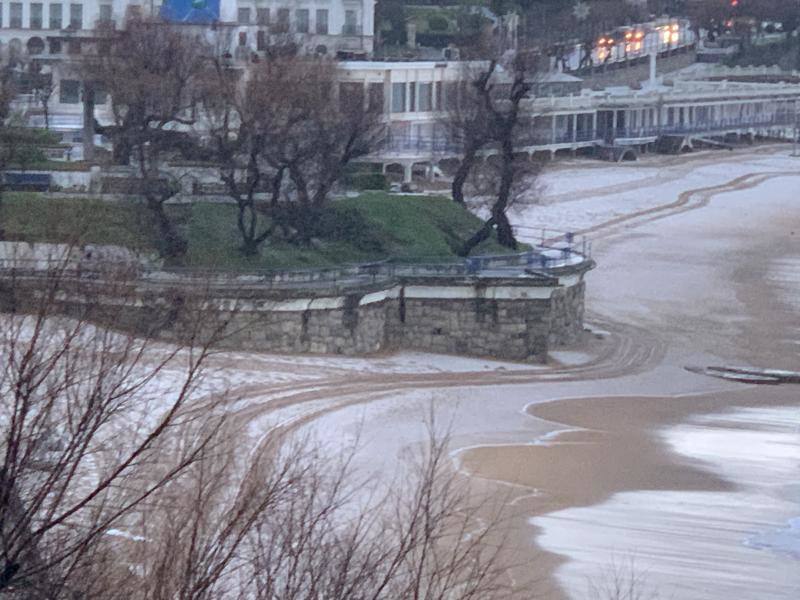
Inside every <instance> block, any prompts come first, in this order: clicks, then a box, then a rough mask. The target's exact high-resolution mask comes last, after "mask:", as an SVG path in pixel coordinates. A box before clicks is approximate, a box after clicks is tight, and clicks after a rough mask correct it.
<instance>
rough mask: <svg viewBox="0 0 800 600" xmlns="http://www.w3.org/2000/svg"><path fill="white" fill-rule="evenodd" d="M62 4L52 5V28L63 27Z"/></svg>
mask: <svg viewBox="0 0 800 600" xmlns="http://www.w3.org/2000/svg"><path fill="white" fill-rule="evenodd" d="M61 19H62V17H61V4H51V5H50V29H61Z"/></svg>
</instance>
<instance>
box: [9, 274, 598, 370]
mask: <svg viewBox="0 0 800 600" xmlns="http://www.w3.org/2000/svg"><path fill="white" fill-rule="evenodd" d="M589 268H591V261H588V262H587V263H585V264H583V265H580V266H578V267H574V268H573V267H571V268H569V269H567V271H568V272H566V273H562V274H560V275H558V276H554V277H541V276H537V277H528V276H522V277H508V278H503V277H490V278H489V277H443V278H431V277H423V278H402V279H400V280H397V281H394V282H391V283H388V284H387V283H383V284H374V285H372V286H371V287H363V288H361V289H358V290H351V291H348V292H347V293H346V294H343V293H339V295H326V292H325V287H324V286H320V287H319V288H317V289H313V290H304V291H301V290H269V291H263V290H252V289H251V290H247V291H242V290H241V289H239V290H237V289H235V288H233V287H231V288H223V289H214V290H209V289H207V288H206V289H203V288H202V286H194V287H192V286H186V285H182V286H179V287H175V286H172V287H169V286H163V287H160V288H153V287H152V285H151V286H142V285H141V284H137V283H132V284H129V285H128V286H127V287H126V291H124V292H123V291H121V289H119V288H118V289H109V288H108V286H107V285H106V284H105V283H103V284H101V283H100V282H91V281H89V282H86V281H80V282H78V283H76V284H75V285H74V286H72V287H70V286H68V285H67V286H65V285H62V286H61V290H60V292H59V295H58V298H59V302H60V306H61V307H62V309H63V311H64V312H66V313H69V314H79V313H80V312H81V311H85V310H86V308H87V306H89V305H90V304H91V305H93V306H94V307H95V308H94V309H93V314H92V316H91V317H90V318H93V319H95V320H98V321H102V322H107V323H108V324H110V325H112V326H114V327H117V328H120V329H126V330H133V331H136V332H138V333H142V334H147V335H156V336H158V337H160V338H164V339H167V340H174V341H185V340H186V339H187V338H189V337H191V336H193V335H195V334H196V333H197V332H196V331H195V330H194V329H193V327H194V326H196V324H197V322H198V319H197V314H196V312H195V311H196V310H197V309H198V307H200V306H202V307H203V308H202V310H203V311H205V313H206V316H205V317H203V319H201V320H200V321H201V322H203V321H205V322H207V323H208V324H212V323H219V319H222V320H223V321H225V323H226V325H225V337H224V339H223V341H222V344H221V345H222V346H224V347H227V348H232V349H237V350H253V351H266V352H280V353H305V352H311V353H329V354H343V355H363V354H371V353H376V352H381V351H391V350H397V349H402V348H407V349H415V350H421V351H428V352H439V353H453V354H463V355H475V356H491V357H496V358H504V359H512V360H532V361H543V360H545V359H546V356H547V351H548V349H550V348H553V347H558V346H560V345H563V344H566V343H569V342H571V341H574V340H575V339H576V338H577V336H578V335H579V334H580V332H581V331H582V329H583V305H584V290H585V283H584V281H583V276H584V273H585V272H586V271H587V270H588V269H589ZM3 283H4V285H2V286H0V301H2V307H1V308H3V309H4V310H20V308H22V309H24V307H26V306H31V305H33V302H32V301H31V297H32V296H36V294H38V293H40V292H37V287H36V285H35V284H34V282H33V281H29V282H27V283H26V282H24V281H16V282H13V284H10V285H9V283H8V282H7V281H6V282H3ZM89 299H91V302H90V301H89Z"/></svg>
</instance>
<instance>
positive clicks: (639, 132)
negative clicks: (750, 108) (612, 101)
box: [606, 113, 795, 139]
mask: <svg viewBox="0 0 800 600" xmlns="http://www.w3.org/2000/svg"><path fill="white" fill-rule="evenodd" d="M794 123H795V116H794V115H793V114H791V113H778V114H775V115H771V116H769V117H741V118H731V119H717V120H715V121H704V122H702V123H682V124H673V125H660V126H652V127H621V128H618V129H616V131H614V135H613V139H637V138H649V137H658V136H660V135H683V134H690V133H714V132H724V131H729V130H732V129H745V128H765V127H789V126H792V125H794ZM606 137H607V138H608V136H606Z"/></svg>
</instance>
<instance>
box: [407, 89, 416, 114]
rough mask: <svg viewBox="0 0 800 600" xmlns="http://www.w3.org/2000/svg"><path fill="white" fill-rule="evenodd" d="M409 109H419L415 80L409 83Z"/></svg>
mask: <svg viewBox="0 0 800 600" xmlns="http://www.w3.org/2000/svg"><path fill="white" fill-rule="evenodd" d="M408 110H409V111H411V112H414V111H415V110H417V84H416V83H415V82H411V83H409V84H408Z"/></svg>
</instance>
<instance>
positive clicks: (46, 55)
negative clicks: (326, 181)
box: [0, 0, 800, 181]
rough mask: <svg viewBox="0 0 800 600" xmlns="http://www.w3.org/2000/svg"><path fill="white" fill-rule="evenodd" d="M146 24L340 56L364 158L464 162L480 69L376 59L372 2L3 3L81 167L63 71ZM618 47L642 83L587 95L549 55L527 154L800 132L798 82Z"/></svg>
mask: <svg viewBox="0 0 800 600" xmlns="http://www.w3.org/2000/svg"><path fill="white" fill-rule="evenodd" d="M138 15H141V16H153V15H160V16H161V17H162V18H165V19H167V20H170V21H173V22H178V23H183V24H184V25H186V26H187V27H192V28H198V29H199V30H203V29H205V30H213V31H214V33H215V35H220V33H221V34H222V35H224V36H226V39H227V40H228V42H227V43H228V44H229V46H230V55H231V58H232V60H234V61H237V62H238V63H239V64H241V65H247V64H248V63H249V62H250V61H251V60H252V58H253V57H254V56H257V55H258V52H260V51H262V50H263V48H264V47H265V46H266V45H268V44H269V43H271V41H273V40H274V39H276V38H275V37H274V36H284V38H285V36H287V35H288V36H290V38H291V39H293V40H296V41H297V43H298V44H299V45H300V47H301V48H302V49H304V50H305V51H307V52H315V53H317V54H329V55H330V56H334V57H338V58H339V62H338V66H339V70H340V79H341V81H340V85H341V86H347V87H349V88H350V89H349V91H350V92H352V89H353V88H354V87H356V88H358V87H363V90H364V94H365V95H364V97H369V98H371V99H375V98H379V99H380V100H379V101H382V104H383V114H384V116H383V118H384V121H385V124H386V136H385V139H384V140H383V141H382V143H381V144H380V145H379V147H377V148H376V149H375V151H374V153H373V154H372V155H371V156H369V157H368V158H367V159H368V160H370V161H373V162H378V163H380V164H382V165H383V166H384V167H389V166H392V165H394V166H395V167H398V166H399V167H400V168H401V169H402V172H403V173H404V178H405V179H406V180H407V181H408V180H410V179H411V174H412V172H413V170H414V169H415V168H417V169H419V168H425V167H427V168H428V172H432V171H433V169H431V168H430V167H433V166H436V165H437V164H439V163H440V162H441V161H443V160H447V159H452V158H455V157H457V156H458V155H459V151H460V148H459V147H458V145H457V144H455V143H453V141H452V139H451V137H450V136H449V135H448V128H447V127H446V126H445V125H444V124H443V123H444V120H445V119H446V118H447V113H448V97H449V95H451V94H453V93H455V87H456V85H457V84H458V82H459V81H460V80H463V79H464V78H465V77H470V74H471V73H472V72H474V70H475V65H470V64H469V63H466V62H463V61H458V60H445V59H444V55H443V58H442V59H441V60H436V61H395V62H385V61H378V60H369V58H370V56H371V53H372V51H373V46H374V29H375V24H374V21H375V2H374V0H308V1H304V2H302V3H298V2H287V1H286V0H258V1H257V2H256V1H254V0H167V2H165V3H164V4H160V3H157V2H153V1H151V2H148V3H144V4H139V3H136V2H131V1H129V0H100V1H92V2H83V3H79V2H76V3H68V4H65V3H60V2H41V3H36V2H33V3H31V2H2V3H0V50H2V51H3V52H4V53H6V56H8V55H9V53H11V54H16V55H18V56H23V57H25V62H27V63H28V64H30V62H31V61H35V62H36V63H37V64H38V65H40V67H41V69H42V70H43V71H44V72H46V73H47V74H48V75H49V76H50V77H51V83H52V90H53V92H52V95H51V97H50V99H49V103H48V110H47V113H48V119H47V120H48V125H49V127H50V128H51V129H52V130H54V131H56V132H59V133H61V135H62V137H63V139H64V141H65V142H66V143H68V144H69V143H72V144H75V145H76V147H75V150H74V151H73V152H72V153H71V156H70V158H72V159H75V158H79V157H80V145H79V144H80V143H81V141H82V131H83V106H82V84H81V82H80V81H79V80H77V79H75V75H74V74H72V73H74V71H72V72H71V71H70V69H69V68H68V67H69V65H70V63H72V62H74V61H77V60H80V56H81V54H83V53H86V52H91V51H94V50H96V48H93V46H94V45H96V44H97V43H98V37H97V36H98V34H97V31H98V29H102V28H105V29H106V30H114V29H116V28H121V27H123V26H124V23H125V20H126V19H127V18H130V17H131V16H138ZM626 36H628V37H629V38H630V39H629V40H627V41H626ZM618 37H620V38H621V39H620V41H619V42H618V43H617V42H615V44H616V45H615V46H614V47H613V48H610V49H603V48H602V47H600V48H598V49H595V52H596V53H597V52H601V51H602V52H605V53H606V54H605V55H604V57H603V58H604V59H609V60H610V59H612V58H613V60H614V61H620V60H623V61H626V62H625V63H624V64H625V65H628V64H642V63H646V61H648V60H650V61H651V66H650V73H649V77H646V78H645V81H643V82H640V83H639V84H637V85H634V86H617V87H606V88H605V89H590V88H588V87H587V86H585V85H584V82H583V81H582V80H581V78H580V77H576V76H575V75H573V74H568V73H567V72H564V69H565V68H566V69H571V72H572V73H576V70H575V69H574V67H575V65H572V64H571V63H569V61H567V63H564V61H563V60H562V58H563V57H562V58H560V57H552V58H551V65H550V66H551V69H552V70H551V71H550V72H547V70H546V69H545V70H544V71H545V72H544V73H543V74H542V75H540V76H538V77H536V79H535V80H534V81H533V89H534V92H533V94H532V97H531V98H530V99H527V100H525V101H524V105H523V111H524V115H525V116H524V122H523V127H522V128H521V130H522V133H521V135H522V144H521V147H520V151H522V152H525V153H527V154H529V155H531V156H533V155H543V156H546V157H551V156H554V155H557V154H560V153H582V152H586V153H589V152H591V153H595V154H599V155H600V156H602V157H605V158H611V159H615V160H618V159H622V158H635V157H636V155H637V154H638V153H639V152H642V151H646V150H647V149H650V148H653V147H654V146H655V145H661V146H662V147H663V148H666V149H668V150H669V149H671V150H674V151H680V150H681V149H684V148H686V147H691V146H692V145H693V144H694V143H697V142H701V143H702V142H705V143H711V144H714V143H723V144H724V140H725V138H726V136H768V137H774V138H781V139H792V136H794V135H796V124H797V118H798V116H797V115H798V101H799V100H800V74H798V73H796V72H795V73H786V72H783V73H782V72H780V71H777V70H774V69H766V70H765V69H726V68H723V67H719V66H715V65H705V64H695V65H692V66H690V67H688V68H685V69H682V70H679V71H676V72H672V73H670V74H667V75H664V76H658V75H657V65H656V57H658V56H663V57H667V56H669V55H671V54H672V53H674V52H679V51H682V50H686V49H691V48H693V47H694V45H695V43H696V40H695V38H694V36H693V34H692V33H691V29H690V27H689V23H688V22H686V21H680V20H676V21H674V22H671V23H670V22H653V23H648V24H642V25H637V26H632V27H630V28H627V31H626V32H622V34H621V36H618ZM282 39H283V38H282ZM599 58H600V57H599V56H595V57H594V59H593V60H598V59H599ZM572 62H574V61H572ZM590 62H591V61H590ZM578 74H580V73H578ZM22 83H23V85H22V86H20V91H21V92H22V93H21V94H20V96H19V97H18V99H17V101H16V102H15V104H14V109H15V110H16V111H18V112H19V113H21V114H22V115H23V117H24V118H25V120H26V122H27V123H28V124H30V125H32V126H43V125H44V114H43V113H44V111H43V108H42V102H41V97H40V91H39V90H35V89H25V85H24V83H25V81H24V77H23V78H22ZM96 102H97V105H96V108H95V117H96V118H97V120H98V121H99V122H100V123H108V122H110V112H109V103H108V98H107V96H105V95H104V94H102V93H100V94H97V95H96ZM97 141H98V142H102V140H100V139H98V140H97Z"/></svg>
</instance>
